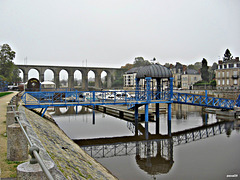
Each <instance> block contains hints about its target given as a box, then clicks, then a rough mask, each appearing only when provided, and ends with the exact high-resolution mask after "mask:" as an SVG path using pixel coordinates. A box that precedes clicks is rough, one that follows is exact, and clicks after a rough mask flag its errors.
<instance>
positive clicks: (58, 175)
mask: <svg viewBox="0 0 240 180" xmlns="http://www.w3.org/2000/svg"><path fill="white" fill-rule="evenodd" d="M18 111H19V118H20V121H21V122H22V123H23V124H26V126H27V134H28V135H29V137H30V139H31V141H32V142H33V144H35V145H36V146H37V147H39V149H40V153H39V154H40V156H41V157H42V159H43V160H44V161H51V162H53V163H54V166H55V167H54V171H53V174H52V176H53V177H54V179H94V180H95V179H117V178H116V177H114V176H113V175H112V174H111V173H110V172H109V171H108V170H107V169H106V168H104V167H103V166H102V165H101V164H100V163H98V162H97V161H96V160H94V159H93V158H92V157H90V156H89V155H88V154H87V153H85V152H84V151H83V150H82V149H81V148H80V147H79V146H78V145H77V144H75V143H74V142H73V141H72V140H71V139H70V138H68V136H67V135H66V134H65V133H64V132H63V131H62V130H61V129H60V128H59V127H58V126H57V125H56V124H55V123H53V122H51V121H49V120H47V119H46V118H43V117H41V116H39V115H38V114H37V113H35V112H33V111H31V110H29V109H27V108H25V107H24V106H21V105H20V106H19V107H18Z"/></svg>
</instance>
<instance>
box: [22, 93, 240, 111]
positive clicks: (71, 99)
mask: <svg viewBox="0 0 240 180" xmlns="http://www.w3.org/2000/svg"><path fill="white" fill-rule="evenodd" d="M22 101H23V103H24V105H25V107H27V108H29V109H34V108H44V109H45V108H48V107H50V106H95V105H127V106H128V109H131V108H134V107H135V106H136V105H144V104H147V103H148V104H149V103H179V104H188V105H194V106H204V107H211V108H218V109H226V110H231V109H233V108H234V106H238V107H239V106H240V98H238V99H237V100H231V99H224V98H215V97H210V96H207V95H196V94H189V93H179V92H171V91H164V92H152V91H151V92H147V91H64V92H63V91H52V92H47V91H39V92H24V94H23V95H22Z"/></svg>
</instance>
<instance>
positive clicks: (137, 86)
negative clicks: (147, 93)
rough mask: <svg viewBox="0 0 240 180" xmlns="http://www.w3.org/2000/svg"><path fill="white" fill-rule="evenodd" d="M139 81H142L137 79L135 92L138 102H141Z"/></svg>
mask: <svg viewBox="0 0 240 180" xmlns="http://www.w3.org/2000/svg"><path fill="white" fill-rule="evenodd" d="M139 81H140V79H139V78H136V91H135V99H136V101H138V100H139V89H140V88H139Z"/></svg>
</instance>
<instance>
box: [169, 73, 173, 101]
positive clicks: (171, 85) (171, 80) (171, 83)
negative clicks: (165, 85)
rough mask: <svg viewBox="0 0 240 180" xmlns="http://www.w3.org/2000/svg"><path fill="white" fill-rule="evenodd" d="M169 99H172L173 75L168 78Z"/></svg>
mask: <svg viewBox="0 0 240 180" xmlns="http://www.w3.org/2000/svg"><path fill="white" fill-rule="evenodd" d="M169 98H170V99H169V100H172V98H173V77H171V78H170V97H169Z"/></svg>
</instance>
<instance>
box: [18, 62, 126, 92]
mask: <svg viewBox="0 0 240 180" xmlns="http://www.w3.org/2000/svg"><path fill="white" fill-rule="evenodd" d="M17 67H18V68H19V69H20V70H22V72H23V82H27V81H28V79H29V77H28V73H29V71H30V70H31V69H35V70H37V71H38V73H39V81H40V82H43V81H44V73H45V71H46V70H51V71H52V72H53V75H54V83H55V84H56V88H59V87H60V81H59V76H60V75H59V74H60V71H61V70H65V71H67V73H68V88H73V87H74V73H75V72H76V71H80V72H81V74H82V89H83V90H88V72H90V71H93V72H94V74H95V87H96V88H101V73H102V72H106V74H107V88H111V86H112V82H113V81H114V80H115V79H116V78H117V77H116V72H120V74H121V72H122V70H121V69H120V68H107V67H77V66H48V65H47V66H42V65H17Z"/></svg>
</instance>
